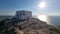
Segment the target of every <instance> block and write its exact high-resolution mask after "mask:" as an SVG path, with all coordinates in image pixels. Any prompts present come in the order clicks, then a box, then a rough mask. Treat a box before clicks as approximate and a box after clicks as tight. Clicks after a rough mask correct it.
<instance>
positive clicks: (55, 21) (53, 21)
mask: <svg viewBox="0 0 60 34" xmlns="http://www.w3.org/2000/svg"><path fill="white" fill-rule="evenodd" d="M46 22H47V23H48V24H50V25H53V26H60V16H47V21H46Z"/></svg>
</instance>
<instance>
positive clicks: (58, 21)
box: [0, 16, 60, 27]
mask: <svg viewBox="0 0 60 34" xmlns="http://www.w3.org/2000/svg"><path fill="white" fill-rule="evenodd" d="M8 17H11V16H0V18H8ZM46 22H47V24H49V25H53V26H59V27H60V16H47V21H46Z"/></svg>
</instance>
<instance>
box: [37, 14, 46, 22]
mask: <svg viewBox="0 0 60 34" xmlns="http://www.w3.org/2000/svg"><path fill="white" fill-rule="evenodd" d="M37 18H38V19H40V20H41V21H46V18H47V17H46V15H39V16H37Z"/></svg>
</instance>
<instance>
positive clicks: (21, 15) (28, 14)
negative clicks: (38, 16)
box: [15, 10, 32, 20]
mask: <svg viewBox="0 0 60 34" xmlns="http://www.w3.org/2000/svg"><path fill="white" fill-rule="evenodd" d="M15 17H16V19H18V20H25V19H27V18H32V12H31V11H25V10H21V11H16V16H15Z"/></svg>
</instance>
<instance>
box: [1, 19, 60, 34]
mask: <svg viewBox="0 0 60 34" xmlns="http://www.w3.org/2000/svg"><path fill="white" fill-rule="evenodd" d="M3 27H4V28H2V29H3V30H2V31H1V34H60V29H59V28H58V27H54V26H51V25H48V24H47V23H46V22H43V21H41V20H39V19H37V18H32V19H27V20H23V21H17V20H16V19H7V20H5V21H4V26H3Z"/></svg>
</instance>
